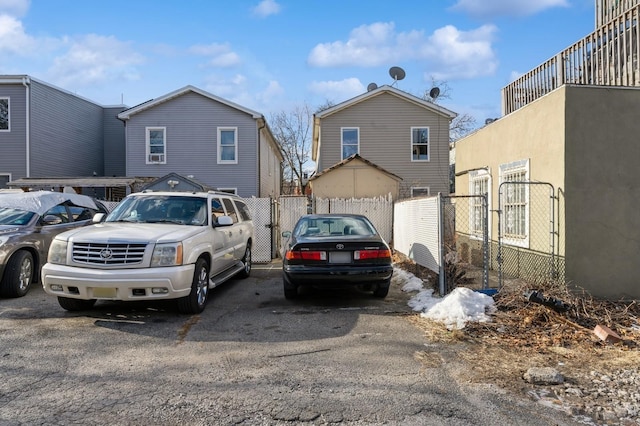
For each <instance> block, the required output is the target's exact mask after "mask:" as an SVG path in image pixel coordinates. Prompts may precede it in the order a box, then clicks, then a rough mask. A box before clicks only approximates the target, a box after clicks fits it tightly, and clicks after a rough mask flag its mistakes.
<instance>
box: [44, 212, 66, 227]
mask: <svg viewBox="0 0 640 426" xmlns="http://www.w3.org/2000/svg"><path fill="white" fill-rule="evenodd" d="M60 223H62V219H61V218H60V217H58V216H56V215H54V214H48V215H46V216H45V217H43V218H42V224H43V225H58V224H60Z"/></svg>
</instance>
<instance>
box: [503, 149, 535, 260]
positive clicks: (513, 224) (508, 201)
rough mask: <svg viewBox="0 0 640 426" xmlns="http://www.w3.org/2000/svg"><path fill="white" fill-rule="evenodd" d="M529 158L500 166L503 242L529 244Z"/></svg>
mask: <svg viewBox="0 0 640 426" xmlns="http://www.w3.org/2000/svg"><path fill="white" fill-rule="evenodd" d="M528 181H529V160H523V161H517V162H514V163H509V164H503V165H501V166H500V182H501V184H500V187H501V191H500V198H501V207H502V209H503V213H504V220H503V233H504V236H505V242H507V243H509V244H512V245H518V246H522V247H527V246H528V245H529V230H528V228H529V185H528V184H527V183H526V182H528Z"/></svg>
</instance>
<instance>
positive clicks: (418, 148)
mask: <svg viewBox="0 0 640 426" xmlns="http://www.w3.org/2000/svg"><path fill="white" fill-rule="evenodd" d="M411 161H429V128H428V127H412V128H411Z"/></svg>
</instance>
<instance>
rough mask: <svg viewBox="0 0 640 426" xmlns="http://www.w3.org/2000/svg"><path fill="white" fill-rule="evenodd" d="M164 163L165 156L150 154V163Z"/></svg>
mask: <svg viewBox="0 0 640 426" xmlns="http://www.w3.org/2000/svg"><path fill="white" fill-rule="evenodd" d="M163 161H164V154H149V162H150V163H162V162H163Z"/></svg>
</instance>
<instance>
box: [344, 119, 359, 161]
mask: <svg viewBox="0 0 640 426" xmlns="http://www.w3.org/2000/svg"><path fill="white" fill-rule="evenodd" d="M359 153H360V129H359V128H357V127H343V128H342V159H343V160H344V159H345V158H349V157H351V156H352V155H353V154H359Z"/></svg>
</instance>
